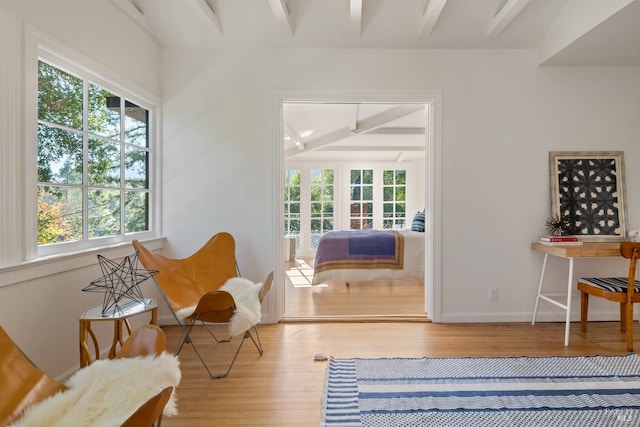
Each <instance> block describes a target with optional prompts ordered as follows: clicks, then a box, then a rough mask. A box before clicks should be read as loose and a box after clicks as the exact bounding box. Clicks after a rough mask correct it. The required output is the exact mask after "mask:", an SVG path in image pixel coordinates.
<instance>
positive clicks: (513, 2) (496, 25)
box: [485, 0, 531, 39]
mask: <svg viewBox="0 0 640 427" xmlns="http://www.w3.org/2000/svg"><path fill="white" fill-rule="evenodd" d="M530 1H531V0H508V1H507V2H506V3H505V5H504V6H502V9H500V11H499V12H498V13H497V14H496V16H494V17H493V19H492V20H491V23H490V24H489V30H488V31H487V34H486V35H485V38H487V39H491V38H494V37H497V36H498V35H500V33H502V31H503V30H504V29H505V28H507V25H509V24H510V23H511V21H512V20H513V18H515V17H516V16H518V14H519V13H520V12H521V11H522V9H524V7H525V6H526V5H527V3H529V2H530Z"/></svg>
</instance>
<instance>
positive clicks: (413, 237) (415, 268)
mask: <svg viewBox="0 0 640 427" xmlns="http://www.w3.org/2000/svg"><path fill="white" fill-rule="evenodd" d="M399 231H400V232H401V233H402V234H403V235H404V268H403V269H402V270H392V269H386V268H376V269H337V270H324V271H321V272H319V273H315V272H314V275H313V281H312V282H311V284H312V285H319V284H322V283H332V282H359V281H366V280H378V279H410V278H424V259H425V238H424V236H425V233H420V232H417V231H411V230H399Z"/></svg>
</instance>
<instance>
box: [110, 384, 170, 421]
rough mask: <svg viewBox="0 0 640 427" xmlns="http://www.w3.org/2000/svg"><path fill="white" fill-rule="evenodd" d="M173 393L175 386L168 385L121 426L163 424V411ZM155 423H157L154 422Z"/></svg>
mask: <svg viewBox="0 0 640 427" xmlns="http://www.w3.org/2000/svg"><path fill="white" fill-rule="evenodd" d="M171 393H173V387H167V388H165V389H164V390H162V391H161V392H160V393H158V394H156V395H155V396H153V397H152V398H151V399H149V400H147V402H146V403H145V404H144V405H142V406H140V407H139V408H138V410H137V411H136V412H134V413H133V414H131V416H130V417H129V418H127V419H126V420H125V422H124V423H122V424H121V425H120V427H141V426H155V427H160V425H161V424H162V411H164V407H165V406H166V405H167V402H168V401H169V398H170V397H171ZM154 423H155V424H154Z"/></svg>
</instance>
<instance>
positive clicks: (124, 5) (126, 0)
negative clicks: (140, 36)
mask: <svg viewBox="0 0 640 427" xmlns="http://www.w3.org/2000/svg"><path fill="white" fill-rule="evenodd" d="M111 2H112V3H113V4H115V5H116V6H118V8H119V9H120V10H121V11H123V12H124V13H126V14H127V15H129V17H130V18H131V19H133V20H134V21H136V23H137V24H138V25H140V26H141V27H142V28H144V29H145V30H146V31H147V32H148V33H149V34H151V35H152V36H155V34H154V33H153V30H152V29H151V26H150V25H149V21H147V18H145V16H144V14H143V13H142V11H141V10H140V9H138V8H137V7H136V6H135V5H134V4H133V3H131V0H111Z"/></svg>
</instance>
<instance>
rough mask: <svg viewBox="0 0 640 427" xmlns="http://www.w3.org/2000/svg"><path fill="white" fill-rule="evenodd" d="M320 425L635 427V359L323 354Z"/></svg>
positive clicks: (638, 419)
mask: <svg viewBox="0 0 640 427" xmlns="http://www.w3.org/2000/svg"><path fill="white" fill-rule="evenodd" d="M322 403H323V408H322V420H321V426H365V427H373V426H375V427H379V426H447V427H455V426H461V427H472V426H483V427H484V426H510V427H511V426H522V427H530V426H545V427H549V426H563V427H564V426H580V427H583V426H639V425H640V356H638V355H636V354H628V355H625V356H578V357H497V358H495V357H487V358H447V359H445V358H415V359H412V358H406V359H330V360H329V366H328V368H327V379H326V384H325V392H324V397H323V402H322Z"/></svg>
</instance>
